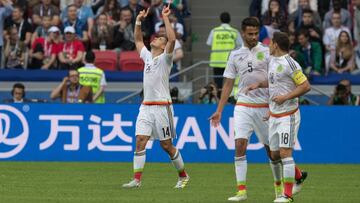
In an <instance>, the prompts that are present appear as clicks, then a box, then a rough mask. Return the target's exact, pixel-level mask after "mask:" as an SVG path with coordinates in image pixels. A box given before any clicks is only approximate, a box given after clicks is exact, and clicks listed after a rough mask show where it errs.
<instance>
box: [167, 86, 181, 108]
mask: <svg viewBox="0 0 360 203" xmlns="http://www.w3.org/2000/svg"><path fill="white" fill-rule="evenodd" d="M170 96H171V101H172V103H173V104H183V103H184V101H183V100H181V99H180V97H179V89H178V88H177V87H173V88H171V89H170Z"/></svg>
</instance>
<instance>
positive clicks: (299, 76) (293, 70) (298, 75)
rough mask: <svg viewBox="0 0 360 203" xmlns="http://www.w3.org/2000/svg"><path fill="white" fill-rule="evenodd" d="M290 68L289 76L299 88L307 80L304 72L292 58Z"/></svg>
mask: <svg viewBox="0 0 360 203" xmlns="http://www.w3.org/2000/svg"><path fill="white" fill-rule="evenodd" d="M288 62H289V68H288V69H287V74H288V76H289V77H291V79H292V80H293V82H294V83H295V84H296V85H297V86H298V85H301V84H302V83H304V82H305V81H306V80H307V78H306V76H305V75H304V73H303V72H302V69H301V66H300V65H299V64H298V63H297V62H296V61H295V60H293V59H292V58H289V60H288Z"/></svg>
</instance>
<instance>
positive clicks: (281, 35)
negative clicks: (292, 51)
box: [272, 32, 290, 51]
mask: <svg viewBox="0 0 360 203" xmlns="http://www.w3.org/2000/svg"><path fill="white" fill-rule="evenodd" d="M272 41H273V42H274V43H276V44H277V45H278V47H279V48H280V49H281V50H282V51H289V47H290V40H289V36H288V34H286V33H285V32H274V35H273V38H272Z"/></svg>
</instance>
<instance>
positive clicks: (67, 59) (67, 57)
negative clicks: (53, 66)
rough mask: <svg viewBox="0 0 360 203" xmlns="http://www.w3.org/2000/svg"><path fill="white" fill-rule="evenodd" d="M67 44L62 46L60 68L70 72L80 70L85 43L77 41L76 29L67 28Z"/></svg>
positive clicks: (59, 56) (59, 55)
mask: <svg viewBox="0 0 360 203" xmlns="http://www.w3.org/2000/svg"><path fill="white" fill-rule="evenodd" d="M64 33H65V42H64V44H62V45H61V46H60V50H61V51H60V52H59V54H58V58H59V61H60V68H61V69H63V70H69V69H74V68H78V67H80V66H81V65H82V59H83V57H84V52H85V48H84V45H83V43H82V42H81V41H80V40H78V39H76V35H75V29H74V27H72V26H68V27H65V30H64Z"/></svg>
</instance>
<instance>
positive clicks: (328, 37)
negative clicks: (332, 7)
mask: <svg viewBox="0 0 360 203" xmlns="http://www.w3.org/2000/svg"><path fill="white" fill-rule="evenodd" d="M331 22H332V26H331V27H329V28H327V29H326V30H325V32H324V36H323V44H324V46H325V50H326V52H325V67H326V70H329V69H330V68H329V67H330V55H331V52H332V51H334V50H335V48H336V43H337V39H338V38H339V35H340V32H341V31H346V32H347V33H349V36H351V35H350V30H349V28H347V27H345V26H343V25H341V15H340V13H338V12H333V13H332V20H331Z"/></svg>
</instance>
